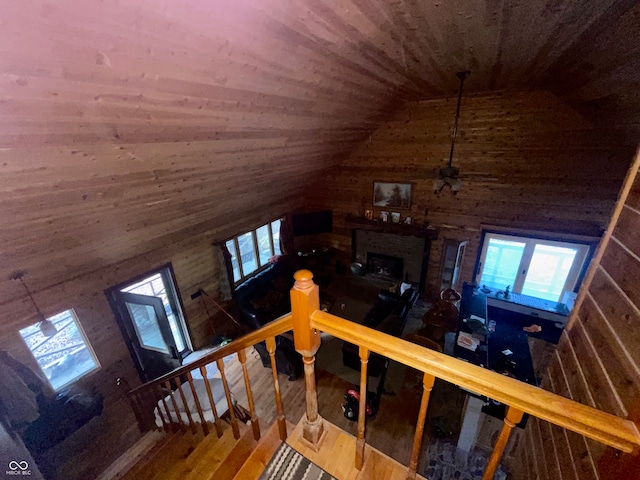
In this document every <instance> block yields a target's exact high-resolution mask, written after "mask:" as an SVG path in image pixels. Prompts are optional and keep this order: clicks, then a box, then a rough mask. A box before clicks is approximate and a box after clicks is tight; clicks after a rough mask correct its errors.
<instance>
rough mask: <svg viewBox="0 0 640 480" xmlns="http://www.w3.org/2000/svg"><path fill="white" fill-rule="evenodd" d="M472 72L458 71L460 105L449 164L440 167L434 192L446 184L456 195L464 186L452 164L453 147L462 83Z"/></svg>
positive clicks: (455, 129) (458, 171) (456, 119)
mask: <svg viewBox="0 0 640 480" xmlns="http://www.w3.org/2000/svg"><path fill="white" fill-rule="evenodd" d="M470 73H471V72H468V71H466V72H458V73H456V77H458V78H459V79H460V90H459V92H458V106H457V107H456V117H455V121H454V123H453V134H452V135H451V152H450V153H449V165H447V166H446V167H443V168H441V169H440V177H439V178H437V179H436V180H434V181H433V192H434V193H440V192H441V191H442V189H443V188H444V187H445V185H449V188H451V193H453V194H454V195H455V194H456V193H458V192H459V191H460V189H461V188H462V180H460V178H458V176H459V175H460V170H458V169H457V168H456V167H454V166H452V165H451V163H452V162H453V147H454V145H455V143H456V134H457V133H458V120H459V119H460V103H461V101H462V85H463V84H464V80H465V78H467V77H468V76H469V74H470Z"/></svg>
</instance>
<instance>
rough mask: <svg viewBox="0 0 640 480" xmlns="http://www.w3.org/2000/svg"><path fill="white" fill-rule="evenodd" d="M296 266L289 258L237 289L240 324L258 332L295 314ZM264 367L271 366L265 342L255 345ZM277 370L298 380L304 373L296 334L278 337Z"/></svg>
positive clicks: (236, 299) (282, 258)
mask: <svg viewBox="0 0 640 480" xmlns="http://www.w3.org/2000/svg"><path fill="white" fill-rule="evenodd" d="M294 273H295V267H294V265H293V264H292V263H291V261H290V260H289V259H288V258H287V257H286V256H282V257H279V259H278V262H276V263H274V264H272V265H270V266H269V267H267V268H266V269H265V270H263V271H261V272H260V273H258V274H257V275H254V276H253V277H251V278H249V279H248V280H247V281H245V282H244V283H242V284H241V285H239V286H238V287H236V289H235V291H234V299H235V302H236V304H237V306H238V308H239V309H240V321H241V322H242V323H243V324H244V325H246V326H247V327H248V328H249V329H250V330H257V329H258V328H260V327H262V326H264V325H266V324H267V323H269V322H271V321H273V320H275V319H277V318H279V317H281V316H282V315H285V314H286V313H289V312H290V311H291V297H290V290H291V287H293V282H294V279H293V274H294ZM255 349H256V351H257V352H258V354H259V355H260V359H261V360H262V364H263V365H264V366H265V367H269V368H270V367H271V359H270V357H269V353H268V352H267V346H266V343H265V342H261V343H258V344H257V345H255ZM275 355H276V367H277V370H278V373H282V374H285V375H287V376H288V377H289V380H295V379H296V378H298V377H299V376H300V375H301V374H302V371H303V364H302V357H301V356H300V354H299V353H298V352H296V349H295V345H294V343H293V333H290V334H283V335H278V336H277V337H276V354H275Z"/></svg>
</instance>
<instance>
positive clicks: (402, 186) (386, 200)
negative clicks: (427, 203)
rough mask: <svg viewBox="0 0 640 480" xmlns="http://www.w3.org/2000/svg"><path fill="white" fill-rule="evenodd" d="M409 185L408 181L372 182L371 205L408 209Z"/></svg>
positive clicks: (409, 201)
mask: <svg viewBox="0 0 640 480" xmlns="http://www.w3.org/2000/svg"><path fill="white" fill-rule="evenodd" d="M411 187H412V185H411V184H410V183H394V182H373V206H374V207H390V208H396V209H409V208H410V207H411Z"/></svg>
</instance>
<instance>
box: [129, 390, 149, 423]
mask: <svg viewBox="0 0 640 480" xmlns="http://www.w3.org/2000/svg"><path fill="white" fill-rule="evenodd" d="M129 402H130V403H131V408H133V414H134V415H135V416H136V420H137V421H138V428H139V429H140V431H141V432H143V433H144V432H145V431H146V430H145V423H144V418H143V416H142V407H141V406H140V400H139V399H138V394H137V393H131V394H129Z"/></svg>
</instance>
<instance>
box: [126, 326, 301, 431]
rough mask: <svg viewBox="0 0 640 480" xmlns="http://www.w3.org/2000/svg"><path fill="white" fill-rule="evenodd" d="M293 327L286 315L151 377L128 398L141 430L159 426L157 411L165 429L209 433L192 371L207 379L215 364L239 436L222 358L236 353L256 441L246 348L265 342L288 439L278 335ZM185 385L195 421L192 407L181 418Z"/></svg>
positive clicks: (218, 427)
mask: <svg viewBox="0 0 640 480" xmlns="http://www.w3.org/2000/svg"><path fill="white" fill-rule="evenodd" d="M292 327H293V323H292V316H291V314H288V315H284V316H282V317H281V318H279V319H278V320H275V321H273V322H271V323H269V324H268V325H266V326H264V327H262V328H260V329H259V330H256V331H254V332H251V333H250V334H248V335H245V336H244V337H242V338H239V339H238V340H234V341H233V342H231V343H229V344H227V345H225V346H223V347H221V348H219V349H218V350H216V351H214V352H212V353H210V354H208V355H206V356H204V357H202V358H200V359H199V360H197V361H195V362H193V363H190V364H188V365H184V366H182V367H180V368H177V369H175V370H173V371H172V372H169V373H167V374H166V375H163V376H162V377H159V378H157V379H155V380H152V381H151V382H147V383H145V384H144V385H141V386H139V387H137V388H134V389H133V390H131V391H130V392H129V400H130V402H131V406H132V408H133V411H134V413H135V416H136V419H137V421H138V425H139V426H140V429H141V430H142V431H148V430H152V429H156V428H158V426H157V425H156V416H155V412H156V411H157V412H158V417H160V420H161V421H162V428H163V429H164V430H165V431H170V430H173V429H175V428H180V429H181V430H186V429H187V427H188V428H190V429H191V431H192V432H193V433H196V431H197V429H198V428H201V429H202V431H203V433H204V434H205V435H208V434H209V426H208V423H207V422H206V420H205V416H204V410H203V405H202V404H201V403H200V398H198V395H197V393H196V388H195V386H194V381H193V376H192V374H191V372H192V371H193V370H195V369H199V370H200V372H201V373H202V376H203V378H205V379H206V378H207V366H208V365H211V364H214V363H215V364H216V366H217V368H218V370H219V371H220V376H221V380H222V385H223V387H224V393H225V397H226V400H227V405H229V416H230V422H231V428H232V429H233V434H234V437H235V438H236V439H238V438H240V430H239V427H238V420H237V418H236V415H235V412H234V409H233V407H232V405H233V401H232V395H231V390H230V389H229V383H228V381H227V378H226V375H225V371H224V361H223V358H224V357H226V356H228V355H233V354H237V356H238V360H239V361H240V364H241V366H242V373H243V377H244V384H245V388H246V391H247V400H248V403H249V412H250V415H251V427H252V429H253V435H254V438H255V439H256V440H259V439H260V425H259V423H258V417H257V415H256V409H255V404H254V401H253V393H252V391H251V384H250V382H249V374H248V372H247V366H246V362H247V357H246V352H245V350H246V349H247V348H248V347H251V346H253V345H255V344H256V343H259V342H262V341H266V344H267V351H268V352H269V357H270V359H271V370H272V372H273V382H274V394H275V402H276V405H277V412H278V417H277V421H278V430H279V433H280V438H281V439H282V440H283V441H284V440H285V439H286V438H287V430H286V420H285V416H284V410H283V407H282V399H281V397H280V384H279V382H278V375H277V370H276V359H275V351H276V342H275V337H276V336H277V335H281V334H283V333H285V332H288V331H290V330H291V329H292ZM204 384H205V387H206V392H207V400H208V404H209V407H210V408H211V411H212V414H213V418H214V422H213V423H214V425H215V429H216V434H217V435H218V437H221V436H222V426H221V424H220V416H219V412H218V411H217V410H216V406H215V401H214V398H213V392H212V391H211V385H210V384H209V382H207V381H205V382H204ZM187 386H188V387H187ZM184 388H189V389H190V391H191V394H192V395H193V399H194V403H195V407H196V411H197V419H198V420H199V421H196V420H194V412H191V411H189V408H185V409H184V410H185V413H186V415H187V419H188V421H187V422H186V424H185V423H184V422H183V421H182V419H181V418H180V415H179V413H178V411H179V409H178V402H177V401H176V395H178V396H179V397H180V400H181V401H182V405H184V406H186V405H187V401H186V398H185V394H184ZM167 397H169V400H168V403H167V399H166V398H167ZM169 404H171V406H172V407H173V409H174V412H176V414H175V416H176V417H177V422H174V421H172V415H171V412H170V407H169ZM204 409H207V407H206V406H205V407H204ZM198 424H200V427H198Z"/></svg>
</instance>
